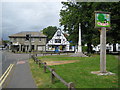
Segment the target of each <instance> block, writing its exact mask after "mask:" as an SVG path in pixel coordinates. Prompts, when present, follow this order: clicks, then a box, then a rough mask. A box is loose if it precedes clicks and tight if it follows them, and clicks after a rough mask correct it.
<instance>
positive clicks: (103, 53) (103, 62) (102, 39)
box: [100, 27, 106, 73]
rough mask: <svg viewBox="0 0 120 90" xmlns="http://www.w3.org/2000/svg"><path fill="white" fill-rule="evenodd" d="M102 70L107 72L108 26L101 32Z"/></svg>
mask: <svg viewBox="0 0 120 90" xmlns="http://www.w3.org/2000/svg"><path fill="white" fill-rule="evenodd" d="M100 72H101V73H106V28H105V27H103V28H102V30H101V34H100Z"/></svg>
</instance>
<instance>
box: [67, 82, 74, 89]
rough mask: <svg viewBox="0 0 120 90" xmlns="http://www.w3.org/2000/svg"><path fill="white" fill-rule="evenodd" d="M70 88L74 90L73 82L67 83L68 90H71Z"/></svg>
mask: <svg viewBox="0 0 120 90" xmlns="http://www.w3.org/2000/svg"><path fill="white" fill-rule="evenodd" d="M72 88H74V83H73V82H69V83H68V90H72Z"/></svg>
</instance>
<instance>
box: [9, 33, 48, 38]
mask: <svg viewBox="0 0 120 90" xmlns="http://www.w3.org/2000/svg"><path fill="white" fill-rule="evenodd" d="M26 34H31V37H47V36H46V35H44V34H43V33H41V32H19V33H16V34H12V35H10V36H9V38H11V37H26Z"/></svg>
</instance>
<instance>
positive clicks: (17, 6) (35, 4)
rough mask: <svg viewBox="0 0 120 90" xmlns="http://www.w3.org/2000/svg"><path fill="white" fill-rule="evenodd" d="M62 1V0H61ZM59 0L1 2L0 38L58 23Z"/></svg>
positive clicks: (60, 7) (57, 24)
mask: <svg viewBox="0 0 120 90" xmlns="http://www.w3.org/2000/svg"><path fill="white" fill-rule="evenodd" d="M63 1H64V0H63ZM61 9H62V4H61V0H50V1H49V0H47V1H45V0H34V1H33V0H29V1H28V0H24V1H23V0H21V1H19V0H17V2H16V1H15V0H12V1H11V0H10V1H9V2H8V1H7V0H5V1H3V2H2V38H3V39H4V40H7V39H8V36H9V35H11V34H15V33H18V32H22V31H40V30H43V29H44V28H46V27H48V26H57V27H60V25H59V19H60V16H59V14H60V10H61Z"/></svg>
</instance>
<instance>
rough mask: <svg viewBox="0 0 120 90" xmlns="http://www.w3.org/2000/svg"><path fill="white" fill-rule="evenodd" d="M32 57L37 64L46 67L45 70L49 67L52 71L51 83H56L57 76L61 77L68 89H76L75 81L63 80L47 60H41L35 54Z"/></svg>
mask: <svg viewBox="0 0 120 90" xmlns="http://www.w3.org/2000/svg"><path fill="white" fill-rule="evenodd" d="M31 57H32V59H33V60H34V62H35V63H36V64H38V65H39V67H41V66H43V68H44V70H43V71H44V72H46V69H48V70H49V71H50V72H51V83H55V77H56V78H57V79H59V80H60V81H61V82H62V83H63V84H64V85H65V86H67V87H68V90H75V87H74V83H73V82H69V83H67V82H66V81H65V80H63V79H62V78H61V77H60V76H59V75H58V74H57V73H56V72H55V69H51V68H50V67H49V66H48V65H47V63H46V62H42V61H41V60H39V59H38V58H37V57H35V56H34V55H32V56H31Z"/></svg>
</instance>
